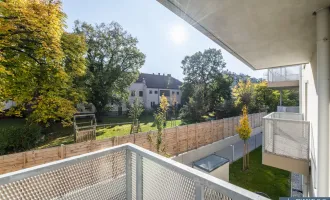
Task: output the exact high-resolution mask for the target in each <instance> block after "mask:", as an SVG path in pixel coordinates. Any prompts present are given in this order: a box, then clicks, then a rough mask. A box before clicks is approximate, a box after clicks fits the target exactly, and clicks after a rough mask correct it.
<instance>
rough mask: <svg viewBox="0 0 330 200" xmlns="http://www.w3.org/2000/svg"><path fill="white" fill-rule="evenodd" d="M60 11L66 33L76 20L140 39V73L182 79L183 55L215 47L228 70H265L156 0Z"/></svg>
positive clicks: (89, 2)
mask: <svg viewBox="0 0 330 200" xmlns="http://www.w3.org/2000/svg"><path fill="white" fill-rule="evenodd" d="M63 9H64V12H65V13H66V14H67V20H66V23H67V31H69V32H71V31H72V28H73V24H74V21H75V20H77V19H78V20H80V21H85V22H87V23H90V24H96V23H97V24H98V23H102V22H104V23H111V22H112V21H115V22H118V23H119V24H120V25H121V26H122V27H123V28H124V30H126V31H128V32H129V33H130V34H131V35H132V36H134V37H136V38H137V39H138V40H139V43H138V48H139V49H140V50H141V52H143V53H144V54H145V55H146V61H145V64H144V65H143V66H142V68H141V70H140V71H141V72H144V73H155V74H158V73H161V74H171V75H172V77H175V78H177V79H179V80H183V77H184V76H183V74H182V69H181V61H182V60H183V59H184V57H185V56H187V55H188V56H190V55H193V54H194V53H196V52H198V51H201V52H203V51H204V50H205V49H208V48H217V49H221V51H222V54H223V57H224V60H225V62H226V63H227V69H228V70H229V71H232V72H236V73H244V74H248V75H250V76H253V77H257V78H261V77H263V73H264V71H254V70H252V69H251V68H249V67H248V66H246V65H245V64H243V63H242V62H241V61H239V60H238V59H237V58H235V57H234V56H232V55H231V54H230V53H228V52H227V51H226V50H224V49H222V48H221V47H220V46H219V45H218V44H216V43H214V42H213V41H212V40H210V39H209V38H207V37H206V36H205V35H203V34H202V33H200V32H199V31H198V30H197V29H195V28H194V27H192V26H191V25H190V24H188V23H187V22H185V21H184V20H182V19H181V18H180V17H178V16H177V15H175V14H174V13H172V12H171V11H170V10H168V9H167V8H165V7H164V6H162V5H161V4H160V3H158V2H157V1H155V0H83V1H82V0H63Z"/></svg>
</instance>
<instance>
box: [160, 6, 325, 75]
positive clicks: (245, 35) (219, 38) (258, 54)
mask: <svg viewBox="0 0 330 200" xmlns="http://www.w3.org/2000/svg"><path fill="white" fill-rule="evenodd" d="M158 1H159V2H160V3H161V4H163V5H164V6H165V7H167V8H168V9H170V10H171V11H172V12H174V13H175V14H177V15H178V16H180V17H181V18H182V19H184V20H186V21H187V22H188V23H190V24H191V25H192V26H194V27H195V28H197V29H198V30H199V31H201V32H202V33H203V34H205V35H206V36H207V37H209V38H210V39H212V40H213V41H215V42H216V43H218V44H219V45H220V46H222V47H223V48H225V49H226V50H227V51H229V52H230V53H232V54H233V55H234V56H236V57H237V58H238V59H240V60H241V61H242V62H244V63H245V64H247V65H248V66H250V67H251V68H253V69H265V68H271V67H279V66H287V65H296V64H302V63H308V62H309V61H310V59H311V57H312V54H313V52H314V51H315V49H316V23H315V16H313V12H314V11H316V10H318V9H321V8H324V7H327V6H329V5H330V0H248V1H246V0H203V1H201V0H158Z"/></svg>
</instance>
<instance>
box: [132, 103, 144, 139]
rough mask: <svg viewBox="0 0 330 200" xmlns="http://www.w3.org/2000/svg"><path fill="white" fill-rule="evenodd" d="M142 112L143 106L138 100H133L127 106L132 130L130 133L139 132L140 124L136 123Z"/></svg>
mask: <svg viewBox="0 0 330 200" xmlns="http://www.w3.org/2000/svg"><path fill="white" fill-rule="evenodd" d="M143 111H144V108H143V104H142V103H141V102H140V100H139V98H135V99H134V102H133V104H132V105H130V106H129V111H128V116H129V118H131V119H132V120H133V121H132V128H131V131H130V133H131V134H132V133H133V132H135V131H137V130H139V128H140V123H139V121H138V119H139V117H140V115H141V114H142V112H143Z"/></svg>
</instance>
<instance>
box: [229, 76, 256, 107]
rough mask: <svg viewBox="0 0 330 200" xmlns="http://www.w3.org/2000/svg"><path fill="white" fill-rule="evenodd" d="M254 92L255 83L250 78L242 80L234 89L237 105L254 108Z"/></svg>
mask: <svg viewBox="0 0 330 200" xmlns="http://www.w3.org/2000/svg"><path fill="white" fill-rule="evenodd" d="M253 92H254V85H253V84H252V83H251V81H250V79H248V80H247V81H242V80H240V81H239V82H238V84H237V85H236V86H235V87H234V88H233V91H232V94H233V97H234V99H235V105H236V106H239V107H241V108H242V107H243V106H248V107H249V109H252V107H253V106H254V105H253V103H254V99H253V97H254V96H253Z"/></svg>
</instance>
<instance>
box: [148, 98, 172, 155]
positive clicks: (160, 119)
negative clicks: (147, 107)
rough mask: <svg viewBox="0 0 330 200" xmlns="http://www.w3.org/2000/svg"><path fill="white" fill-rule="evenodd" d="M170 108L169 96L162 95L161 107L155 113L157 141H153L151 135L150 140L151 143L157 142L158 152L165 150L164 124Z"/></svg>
mask: <svg viewBox="0 0 330 200" xmlns="http://www.w3.org/2000/svg"><path fill="white" fill-rule="evenodd" d="M167 110H168V101H167V98H166V97H165V96H164V94H163V95H162V96H161V97H160V104H159V108H158V109H157V112H155V114H154V118H155V125H156V127H157V136H156V141H153V139H152V138H151V137H149V141H150V142H151V143H154V144H155V147H156V150H157V153H161V152H164V151H165V149H164V147H163V148H162V143H163V142H162V136H163V130H164V126H165V125H164V124H165V122H166V113H167Z"/></svg>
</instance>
